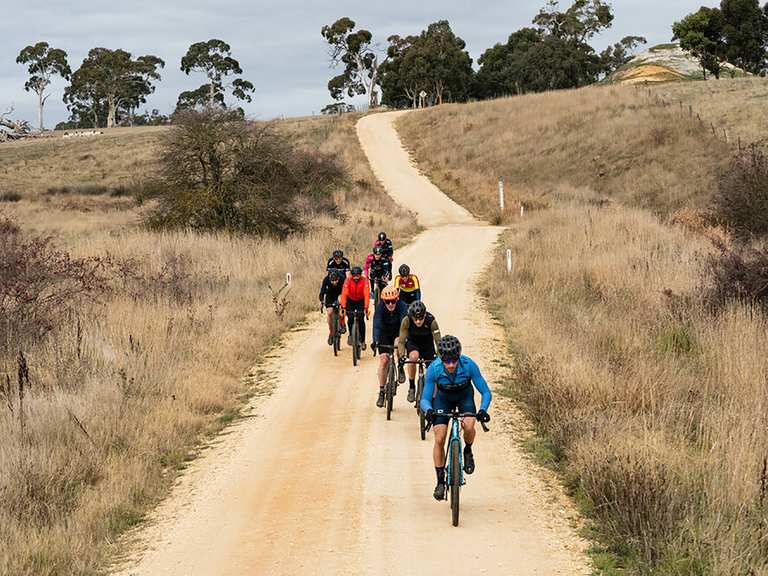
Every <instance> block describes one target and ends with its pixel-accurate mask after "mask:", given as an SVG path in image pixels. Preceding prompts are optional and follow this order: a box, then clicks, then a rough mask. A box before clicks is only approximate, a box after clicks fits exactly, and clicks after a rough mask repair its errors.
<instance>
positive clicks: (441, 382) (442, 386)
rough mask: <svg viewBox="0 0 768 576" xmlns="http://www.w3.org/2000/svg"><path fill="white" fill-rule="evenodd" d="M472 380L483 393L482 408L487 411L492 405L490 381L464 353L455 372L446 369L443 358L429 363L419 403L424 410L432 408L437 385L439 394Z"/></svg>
mask: <svg viewBox="0 0 768 576" xmlns="http://www.w3.org/2000/svg"><path fill="white" fill-rule="evenodd" d="M470 382H471V383H472V384H474V386H475V388H477V391H478V392H480V394H481V395H482V400H481V401H480V409H481V410H486V411H487V410H488V407H489V406H490V405H491V389H490V388H488V382H486V381H485V378H483V375H482V374H480V368H478V366H477V364H476V363H475V361H474V360H472V359H471V358H469V357H468V356H464V355H462V356H461V357H460V358H459V364H458V365H457V366H456V370H455V371H454V372H453V374H451V373H450V372H448V371H447V370H446V369H445V366H444V365H443V362H442V360H435V361H434V362H432V364H430V365H429V368H428V369H427V374H426V376H425V377H424V391H423V392H422V394H421V403H420V404H419V406H420V407H421V410H422V412H426V411H427V410H431V409H432V397H433V396H434V394H435V388H436V387H437V393H438V394H440V393H443V394H444V393H449V392H448V391H449V390H450V389H451V388H453V389H458V387H460V386H463V385H466V384H468V383H470Z"/></svg>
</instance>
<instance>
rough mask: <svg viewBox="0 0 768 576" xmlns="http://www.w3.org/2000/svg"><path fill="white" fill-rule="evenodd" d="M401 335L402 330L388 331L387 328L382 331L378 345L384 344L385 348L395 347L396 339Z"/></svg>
mask: <svg viewBox="0 0 768 576" xmlns="http://www.w3.org/2000/svg"><path fill="white" fill-rule="evenodd" d="M399 335H400V330H397V329H392V330H387V329H386V328H384V329H382V330H381V332H379V341H378V342H377V343H378V344H383V345H384V346H394V345H395V339H396V338H397V337H398V336H399Z"/></svg>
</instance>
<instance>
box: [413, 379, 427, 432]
mask: <svg viewBox="0 0 768 576" xmlns="http://www.w3.org/2000/svg"><path fill="white" fill-rule="evenodd" d="M417 386H418V387H417V388H416V412H417V413H418V415H419V432H420V433H421V439H422V440H426V439H427V419H426V418H425V417H424V411H423V410H422V409H421V393H422V392H423V391H424V374H419V383H418V385H417Z"/></svg>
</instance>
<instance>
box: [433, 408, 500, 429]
mask: <svg viewBox="0 0 768 576" xmlns="http://www.w3.org/2000/svg"><path fill="white" fill-rule="evenodd" d="M435 414H440V415H441V416H445V415H446V413H445V412H435ZM450 416H451V418H464V417H467V416H469V417H472V418H477V412H461V413H458V412H451V413H450ZM480 426H482V428H483V432H489V431H490V430H491V429H490V428H488V425H487V424H486V423H485V422H480ZM431 428H432V422H427V426H426V428H425V430H426V431H427V432H429V430H430V429H431Z"/></svg>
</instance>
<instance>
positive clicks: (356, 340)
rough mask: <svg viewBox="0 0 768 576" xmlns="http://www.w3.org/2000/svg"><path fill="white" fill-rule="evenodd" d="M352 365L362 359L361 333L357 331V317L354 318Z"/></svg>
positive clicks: (355, 364)
mask: <svg viewBox="0 0 768 576" xmlns="http://www.w3.org/2000/svg"><path fill="white" fill-rule="evenodd" d="M351 329H352V366H357V361H358V360H359V359H360V335H359V334H358V332H357V318H353V319H352V327H351Z"/></svg>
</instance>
